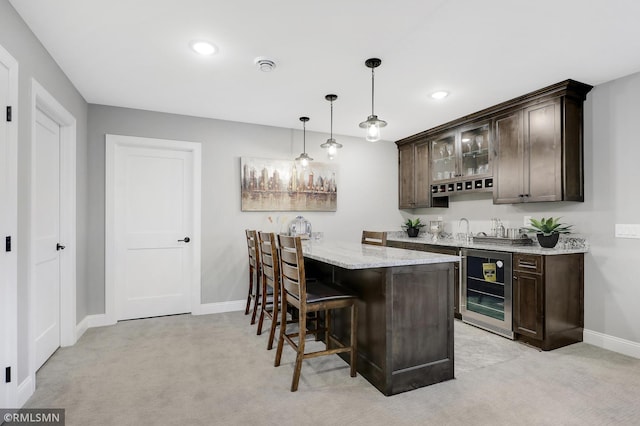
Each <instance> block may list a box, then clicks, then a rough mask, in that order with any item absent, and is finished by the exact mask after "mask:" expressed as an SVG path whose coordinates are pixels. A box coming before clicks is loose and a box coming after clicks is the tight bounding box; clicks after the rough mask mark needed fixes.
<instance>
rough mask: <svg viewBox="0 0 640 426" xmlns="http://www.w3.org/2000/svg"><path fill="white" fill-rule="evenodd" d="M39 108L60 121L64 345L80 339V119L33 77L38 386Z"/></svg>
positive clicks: (31, 287) (31, 288)
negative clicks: (78, 141) (78, 150)
mask: <svg viewBox="0 0 640 426" xmlns="http://www.w3.org/2000/svg"><path fill="white" fill-rule="evenodd" d="M36 110H40V111H42V112H43V113H44V114H46V115H47V116H49V117H50V118H51V119H52V120H53V121H55V122H56V123H58V125H60V242H62V243H64V245H65V246H66V248H65V250H64V252H63V255H61V256H60V346H71V345H73V344H75V343H76V340H77V335H76V328H77V327H76V244H77V240H76V119H75V117H74V116H73V115H72V114H71V113H69V111H67V110H66V109H65V108H64V107H63V106H62V104H60V103H59V102H58V101H57V100H56V99H55V98H54V97H53V96H52V95H51V94H50V93H49V92H48V91H47V90H46V89H45V88H44V87H43V86H42V85H41V84H40V83H38V81H37V80H36V79H34V78H32V79H31V167H30V169H31V174H30V177H31V182H30V187H31V188H30V203H29V209H30V219H29V248H28V253H29V254H28V259H29V271H28V279H27V281H28V283H29V284H28V287H29V310H30V313H29V326H28V328H29V346H30V347H29V371H30V375H31V378H32V386H33V388H34V389H35V380H36V378H35V374H36V370H37V368H38V367H37V366H36V365H35V362H36V356H35V352H36V345H35V312H34V309H33V306H35V303H34V302H35V296H36V295H35V285H34V283H33V279H34V276H35V253H34V247H35V245H34V244H33V236H34V235H35V229H34V228H35V222H36V220H35V209H34V208H33V206H34V202H35V198H36V188H35V173H36V160H35V155H34V153H35V148H36V117H37V114H36Z"/></svg>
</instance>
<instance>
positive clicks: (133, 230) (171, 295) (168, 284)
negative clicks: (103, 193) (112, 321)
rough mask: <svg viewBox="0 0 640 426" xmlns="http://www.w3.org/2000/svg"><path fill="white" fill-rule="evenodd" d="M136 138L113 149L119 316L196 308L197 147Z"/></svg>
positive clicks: (130, 317) (116, 292) (168, 312)
mask: <svg viewBox="0 0 640 426" xmlns="http://www.w3.org/2000/svg"><path fill="white" fill-rule="evenodd" d="M109 136H111V135H109ZM116 138H120V139H121V140H122V138H125V139H126V138H127V137H122V136H118V137H116ZM131 139H133V142H134V146H131V145H129V146H127V145H126V144H118V145H116V146H115V153H114V154H115V155H114V162H115V164H114V194H113V197H114V202H113V209H114V211H113V213H114V232H115V235H114V245H115V247H114V251H115V259H114V260H115V262H114V265H113V267H114V269H115V271H114V274H113V276H114V277H115V298H116V319H117V320H123V319H132V318H145V317H153V316H160V315H170V314H180V313H186V312H191V283H192V274H193V273H194V268H193V265H194V250H193V247H194V241H193V240H194V238H197V237H199V236H197V235H194V233H193V232H194V223H193V222H194V221H193V217H194V214H193V213H194V212H193V205H194V203H193V200H194V198H193V197H194V182H193V180H194V178H193V177H194V174H193V168H194V159H193V152H192V151H189V150H179V149H178V150H177V149H173V148H163V147H161V146H160V147H159V146H153V141H154V140H153V139H151V140H147V141H149V142H150V145H149V146H135V142H141V141H140V139H143V140H144V138H131Z"/></svg>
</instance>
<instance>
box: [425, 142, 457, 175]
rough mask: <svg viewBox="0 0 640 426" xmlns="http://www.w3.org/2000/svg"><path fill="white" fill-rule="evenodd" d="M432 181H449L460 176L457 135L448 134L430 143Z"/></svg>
mask: <svg viewBox="0 0 640 426" xmlns="http://www.w3.org/2000/svg"><path fill="white" fill-rule="evenodd" d="M430 145H431V146H430V149H431V181H432V182H436V181H441V180H449V179H453V178H455V177H456V175H457V174H458V171H457V170H458V167H457V162H458V161H457V159H456V157H457V156H456V138H455V134H454V133H451V134H446V135H443V136H441V137H439V138H437V139H435V140H432V141H431V142H430Z"/></svg>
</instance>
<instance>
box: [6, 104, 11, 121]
mask: <svg viewBox="0 0 640 426" xmlns="http://www.w3.org/2000/svg"><path fill="white" fill-rule="evenodd" d="M7 121H11V107H10V106H7Z"/></svg>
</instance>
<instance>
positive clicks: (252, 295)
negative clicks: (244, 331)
mask: <svg viewBox="0 0 640 426" xmlns="http://www.w3.org/2000/svg"><path fill="white" fill-rule="evenodd" d="M245 234H246V237H247V249H248V251H249V293H248V295H247V306H246V307H245V309H244V314H245V315H247V314H249V309H250V307H251V300H253V314H251V324H255V323H256V315H257V313H258V305H259V304H260V283H261V282H262V268H261V264H260V250H259V247H258V236H257V232H256V231H254V230H249V229H246V230H245ZM254 276H255V280H254Z"/></svg>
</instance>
